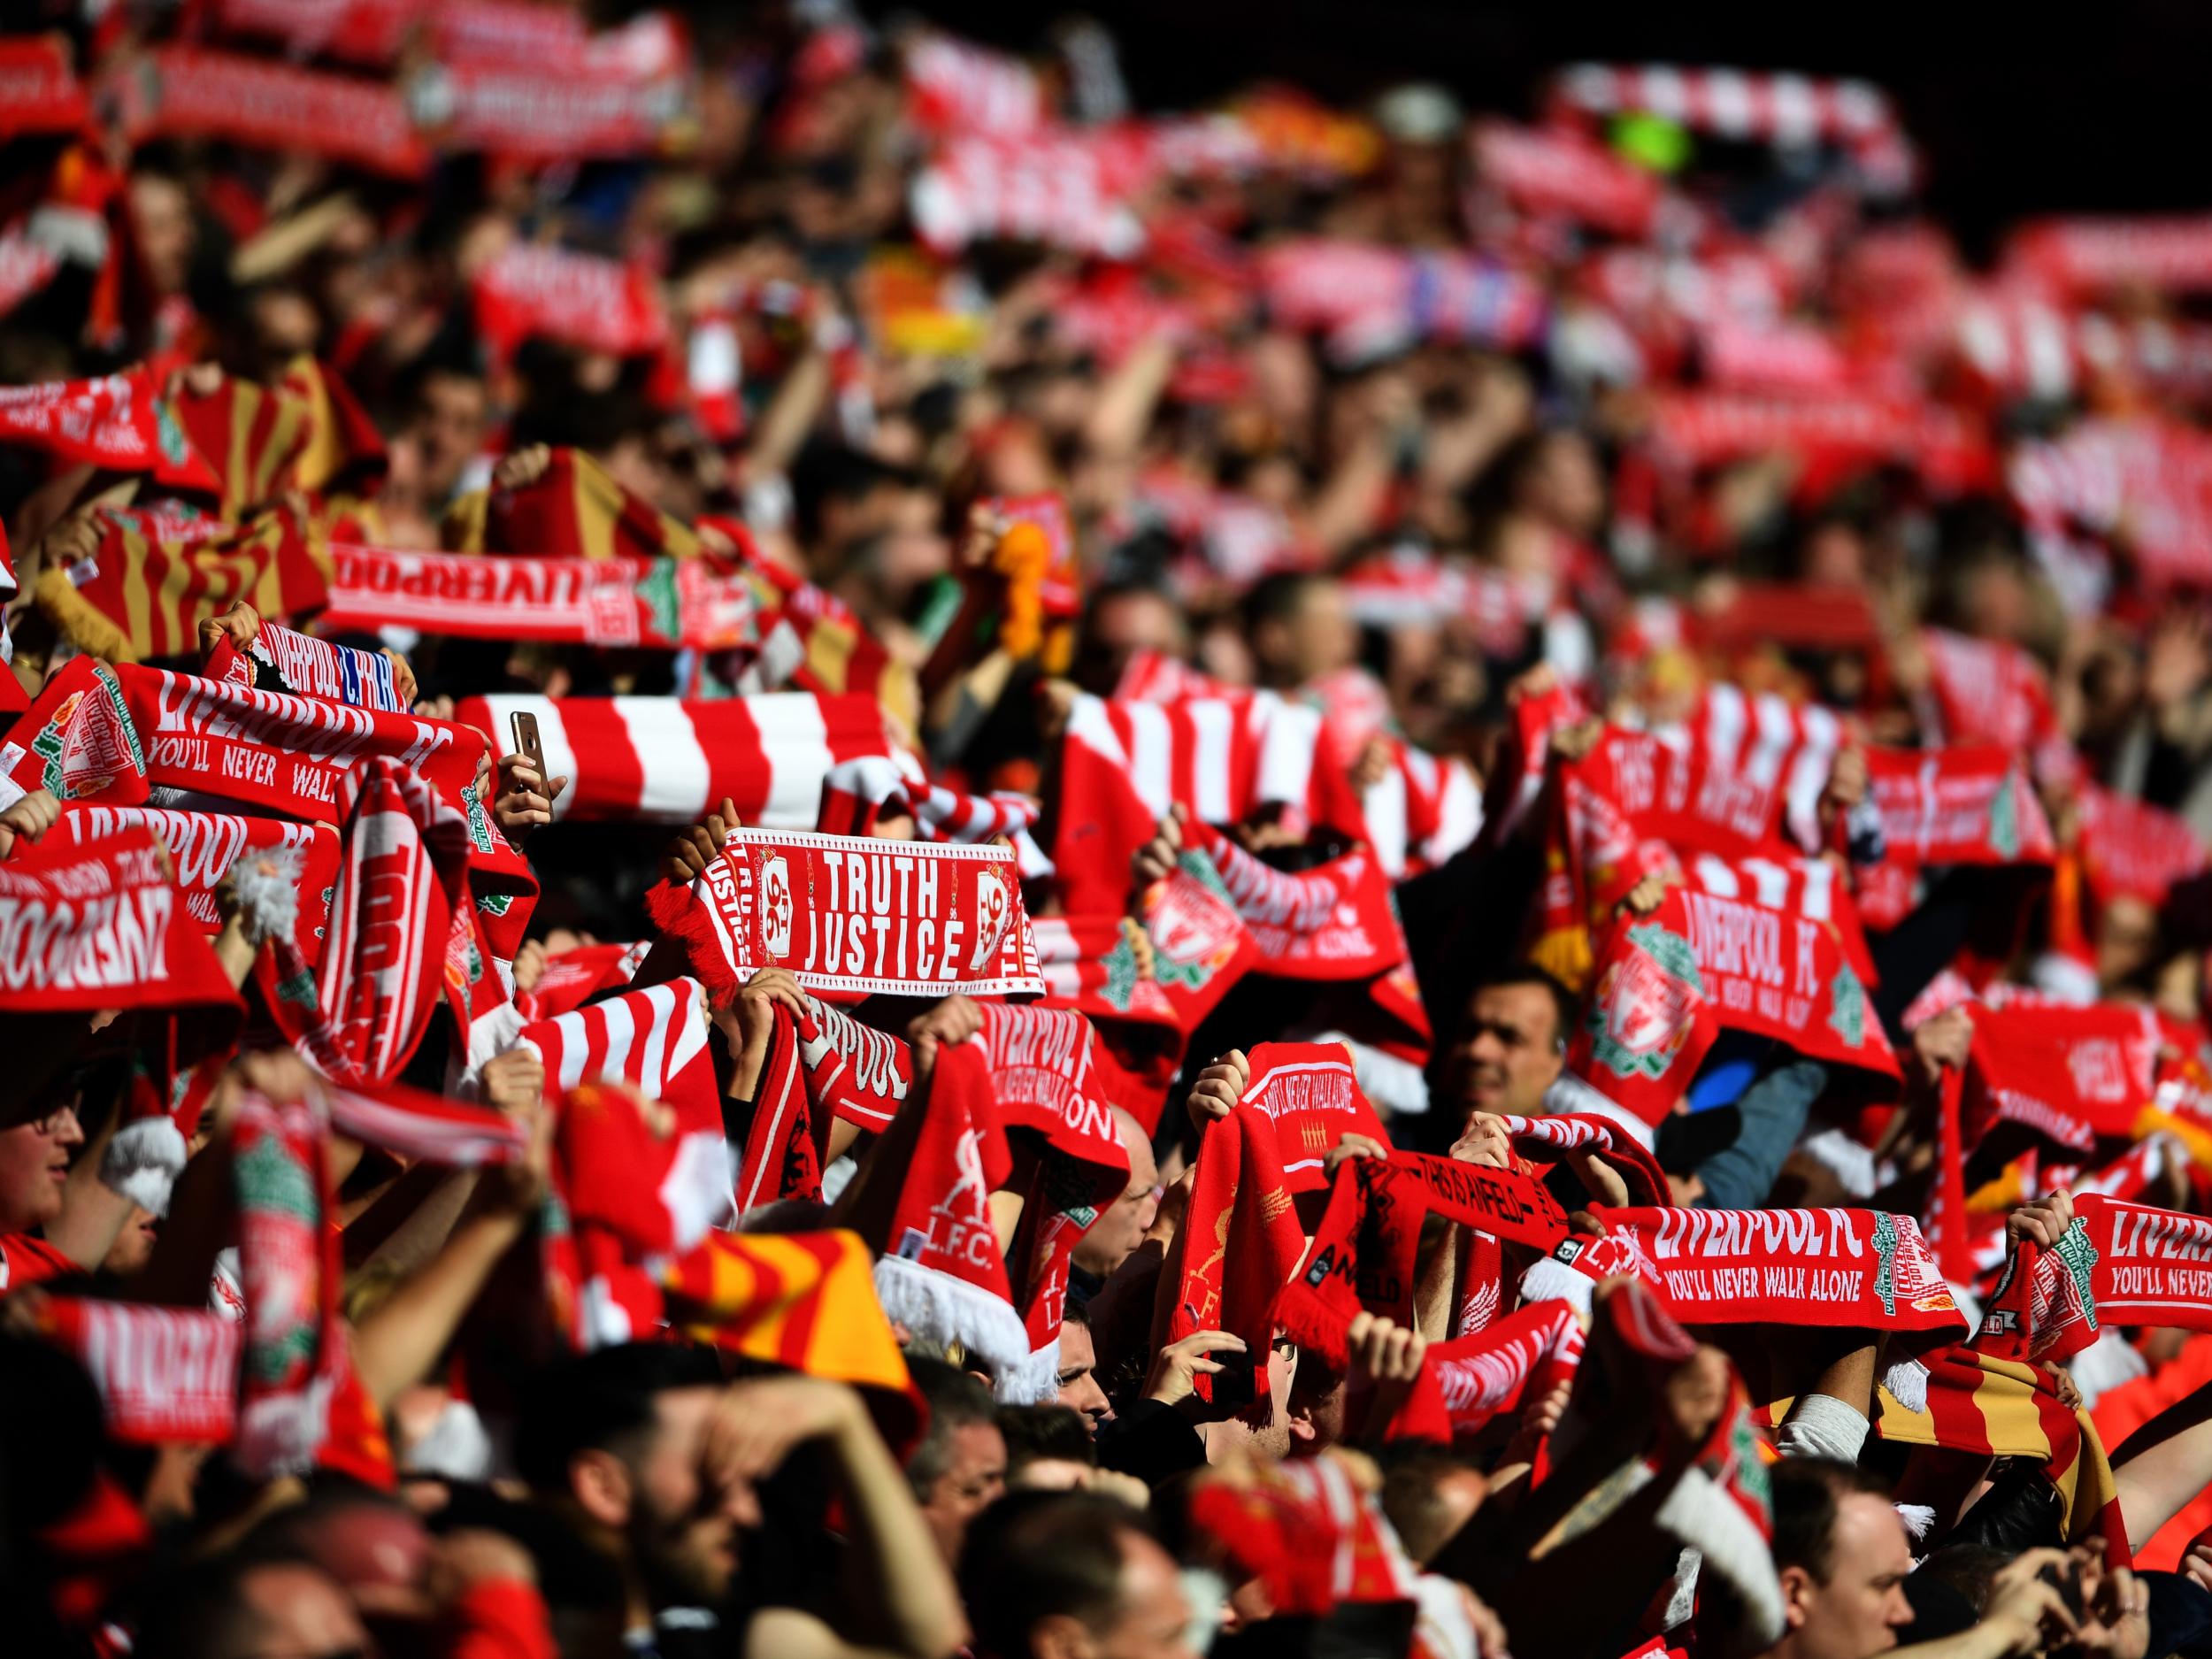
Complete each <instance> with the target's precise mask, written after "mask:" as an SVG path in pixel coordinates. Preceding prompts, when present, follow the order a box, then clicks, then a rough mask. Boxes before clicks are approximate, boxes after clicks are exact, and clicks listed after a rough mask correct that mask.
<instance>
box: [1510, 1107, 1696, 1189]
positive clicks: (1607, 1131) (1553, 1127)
mask: <svg viewBox="0 0 2212 1659" xmlns="http://www.w3.org/2000/svg"><path fill="white" fill-rule="evenodd" d="M1498 1121H1499V1122H1500V1123H1501V1124H1502V1125H1505V1132H1506V1133H1507V1134H1509V1135H1510V1136H1512V1137H1513V1149H1514V1150H1515V1151H1516V1152H1518V1153H1519V1154H1521V1155H1522V1156H1524V1157H1531V1158H1540V1159H1544V1160H1548V1161H1550V1162H1556V1161H1557V1160H1558V1156H1559V1155H1560V1154H1561V1153H1563V1152H1571V1151H1587V1152H1590V1153H1592V1154H1594V1155H1595V1156H1596V1157H1597V1158H1598V1159H1599V1160H1600V1161H1601V1162H1602V1163H1604V1164H1608V1165H1609V1166H1610V1167H1611V1168H1613V1169H1614V1170H1616V1171H1618V1172H1619V1174H1620V1177H1621V1179H1623V1180H1624V1181H1625V1182H1627V1183H1628V1191H1629V1197H1630V1199H1631V1201H1632V1202H1636V1203H1640V1204H1668V1203H1671V1202H1673V1200H1672V1198H1671V1196H1670V1195H1669V1189H1668V1187H1667V1176H1666V1171H1663V1170H1662V1169H1661V1168H1660V1167H1659V1164H1658V1161H1657V1160H1656V1159H1655V1158H1654V1157H1653V1156H1651V1153H1650V1151H1649V1149H1648V1148H1646V1147H1645V1146H1644V1145H1643V1143H1642V1142H1641V1141H1638V1140H1636V1139H1635V1138H1634V1137H1633V1136H1632V1135H1630V1134H1628V1133H1626V1132H1625V1131H1624V1130H1623V1129H1622V1128H1621V1127H1620V1125H1617V1124H1615V1123H1613V1122H1612V1121H1611V1120H1610V1119H1609V1118H1594V1117H1586V1116H1583V1115H1581V1114H1579V1113H1575V1112H1560V1113H1557V1114H1555V1115H1554V1116H1552V1117H1548V1118H1517V1117H1514V1116H1511V1115H1510V1114H1507V1115H1503V1116H1501V1117H1500V1118H1499V1119H1498Z"/></svg>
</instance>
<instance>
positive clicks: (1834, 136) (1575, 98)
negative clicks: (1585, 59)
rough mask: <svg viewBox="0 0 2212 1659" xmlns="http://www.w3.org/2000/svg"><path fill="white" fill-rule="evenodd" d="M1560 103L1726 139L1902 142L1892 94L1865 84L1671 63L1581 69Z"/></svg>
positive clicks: (1573, 69)
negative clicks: (1673, 124) (1655, 118)
mask: <svg viewBox="0 0 2212 1659" xmlns="http://www.w3.org/2000/svg"><path fill="white" fill-rule="evenodd" d="M1552 96H1553V98H1554V100H1555V103H1557V104H1560V105H1562V106H1563V107H1565V108H1566V109H1570V110H1574V111H1580V112H1582V113H1584V114H1587V115H1599V116H1605V115H1620V114H1627V113H1642V114H1648V115H1656V116H1659V117H1661V118H1663V119H1666V120H1670V121H1674V122H1678V123H1679V124H1680V125H1682V126H1684V127H1690V128H1692V129H1694V130H1695V131H1697V132H1701V133H1712V134H1717V135H1718V136H1720V137H1723V138H1734V139H1742V140H1746V141H1750V142H1766V143H1776V144H1807V143H1831V144H1839V145H1842V146H1844V147H1846V148H1847V149H1857V148H1861V147H1863V146H1867V145H1870V144H1873V143H1876V142H1884V141H1890V140H1893V139H1895V138H1896V137H1897V135H1898V133H1899V127H1898V124H1897V111H1896V110H1895V109H1894V108H1893V106H1892V104H1890V101H1889V97H1888V96H1887V95H1886V93H1884V92H1883V91H1882V89H1881V88H1878V87H1876V86H1874V85H1872V84H1870V82H1867V81H1837V80H1827V79H1816V78H1813V77H1811V76H1807V75H1794V74H1786V73H1781V74H1775V73H1762V72H1759V71H1756V70H1742V69H1679V68H1677V67H1675V66H1674V65H1671V64H1617V65H1616V64H1574V65H1569V66H1568V67H1567V68H1565V69H1563V70H1562V71H1561V72H1560V73H1559V77H1558V79H1557V80H1556V81H1554V83H1553V86H1552Z"/></svg>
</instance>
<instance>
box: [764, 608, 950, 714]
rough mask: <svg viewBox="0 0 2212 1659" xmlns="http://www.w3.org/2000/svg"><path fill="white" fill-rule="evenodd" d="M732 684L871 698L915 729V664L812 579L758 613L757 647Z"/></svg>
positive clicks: (919, 699) (917, 690)
mask: <svg viewBox="0 0 2212 1659" xmlns="http://www.w3.org/2000/svg"><path fill="white" fill-rule="evenodd" d="M739 689H741V690H743V691H749V692H759V691H785V690H791V691H813V692H819V693H821V694H823V695H826V696H837V695H844V694H846V693H852V694H856V695H866V696H870V697H872V698H874V699H875V700H876V701H877V702H878V703H881V704H882V705H883V710H884V712H885V713H886V714H887V715H888V716H889V717H890V718H891V720H892V723H893V725H894V726H895V729H896V730H898V731H899V732H901V733H916V732H918V731H920V730H921V712H922V694H921V687H920V686H919V684H918V682H917V680H916V679H915V675H914V671H913V670H912V669H911V668H910V667H908V666H907V665H906V664H903V663H901V662H898V661H895V660H894V658H893V657H892V656H891V654H890V653H889V652H888V651H887V650H885V649H883V646H882V645H881V644H880V643H879V641H877V640H876V639H875V638H874V637H873V636H872V634H869V632H868V630H867V628H866V626H864V625H863V624H862V622H861V621H860V619H859V618H857V617H856V616H854V615H853V613H852V612H851V611H849V609H847V608H846V606H845V605H844V604H843V603H841V602H840V601H838V600H837V599H834V598H833V597H832V596H831V595H828V594H826V593H824V592H823V591H822V590H821V589H820V588H817V587H815V586H814V585H813V584H812V583H804V584H802V585H801V586H800V587H799V588H796V589H795V590H794V591H792V592H791V593H790V594H789V595H787V596H786V598H785V600H784V603H783V604H782V605H781V606H780V608H779V609H777V610H775V611H772V612H770V613H769V614H767V615H765V616H764V617H763V618H761V621H760V650H759V653H758V655H757V657H755V658H754V660H753V663H752V664H751V665H750V667H749V669H748V670H747V672H746V673H745V675H744V677H743V679H742V680H741V681H740V685H739Z"/></svg>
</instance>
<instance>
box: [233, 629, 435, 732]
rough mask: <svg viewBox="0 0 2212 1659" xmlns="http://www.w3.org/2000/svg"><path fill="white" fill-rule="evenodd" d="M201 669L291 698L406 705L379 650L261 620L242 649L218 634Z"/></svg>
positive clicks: (390, 707)
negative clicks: (325, 638) (251, 638)
mask: <svg viewBox="0 0 2212 1659" xmlns="http://www.w3.org/2000/svg"><path fill="white" fill-rule="evenodd" d="M202 672H204V673H205V674H206V675H207V677H208V678H209V679H210V680H223V681H225V682H226V683H227V684H231V685H239V686H261V687H265V689H267V690H271V691H288V692H290V693H291V694H292V695H294V696H298V697H315V698H318V699H319V700H321V701H322V702H324V703H344V704H345V705H346V706H347V707H348V708H352V709H377V710H382V711H383V712H384V713H386V714H405V713H406V712H407V708H408V705H407V701H406V699H405V698H403V697H402V696H401V695H399V687H398V686H397V684H396V683H395V681H394V680H393V678H392V659H391V658H390V657H387V656H385V655H384V654H383V653H382V652H380V651H363V650H357V649H354V648H353V647H352V646H350V645H334V644H332V643H331V642H330V641H328V640H319V639H317V638H316V637H315V636H314V635H313V634H301V633H298V632H296V631H295V630H294V629H291V628H288V627H286V626H284V625H283V624H282V623H280V622H264V623H263V624H262V625H261V630H260V632H259V633H258V634H257V635H256V636H255V638H254V641H253V643H252V644H251V645H250V646H249V647H248V648H247V649H245V650H243V651H241V650H240V649H238V648H237V647H236V646H235V645H234V644H233V643H232V642H231V640H230V636H229V635H228V634H224V635H222V636H220V637H219V638H218V639H217V640H216V641H215V648H214V649H212V650H211V651H210V652H209V653H208V656H207V661H206V662H205V663H204V664H203V665H202ZM272 681H273V682H274V683H273V684H272V683H271V682H272Z"/></svg>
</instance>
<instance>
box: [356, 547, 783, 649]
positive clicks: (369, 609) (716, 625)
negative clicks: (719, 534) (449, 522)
mask: <svg viewBox="0 0 2212 1659" xmlns="http://www.w3.org/2000/svg"><path fill="white" fill-rule="evenodd" d="M329 587H330V603H329V606H328V608H327V609H326V611H324V612H323V615H322V625H323V626H325V627H326V628H334V629H341V630H347V629H350V630H366V629H372V628H377V627H382V626H387V625H393V626H400V627H410V628H419V629H420V630H422V631H423V632H425V633H427V634H448V635H451V636H454V637H457V638H462V639H479V640H542V641H548V642H549V643H554V644H566V645H600V646H618V647H634V646H643V647H646V648H649V649H658V650H668V651H673V650H681V649H698V650H709V651H718V650H729V649H734V648H737V647H741V646H747V645H750V644H752V643H753V642H754V641H755V640H756V638H757V630H758V621H757V616H756V607H757V604H758V603H759V602H758V597H757V589H756V586H755V584H754V583H753V581H752V580H750V579H749V578H748V577H746V576H743V575H724V574H721V573H718V572H716V571H714V570H713V569H711V568H710V566H709V565H707V563H706V562H705V561H703V560H700V559H678V558H672V557H661V558H653V559H588V558H584V557H575V556H572V557H529V556H526V555H523V554H509V555H506V556H504V557H499V558H485V557H480V556H479V555H475V554H469V553H421V552H412V551H406V550H403V549H396V548H377V547H364V546H361V545H359V544H357V543H354V542H348V541H337V542H333V543H332V544H331V547H330V584H329Z"/></svg>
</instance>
